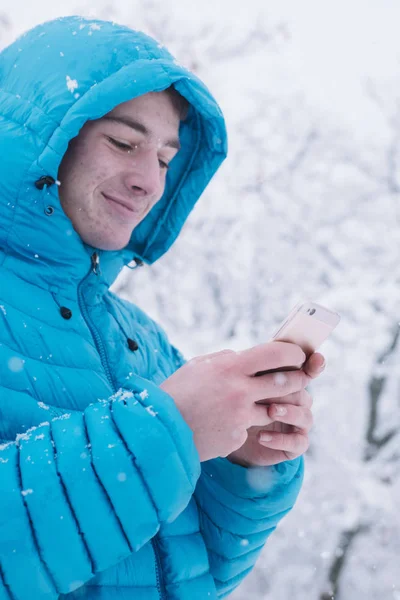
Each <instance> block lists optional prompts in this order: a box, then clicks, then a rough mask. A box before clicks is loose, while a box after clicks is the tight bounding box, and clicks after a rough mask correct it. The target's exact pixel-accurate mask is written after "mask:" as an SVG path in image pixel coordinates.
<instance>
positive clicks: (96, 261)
mask: <svg viewBox="0 0 400 600" xmlns="http://www.w3.org/2000/svg"><path fill="white" fill-rule="evenodd" d="M90 260H91V262H92V271H93V273H94V274H95V275H99V273H100V269H99V265H100V256H99V255H98V254H97V252H93V254H92V256H91V257H90Z"/></svg>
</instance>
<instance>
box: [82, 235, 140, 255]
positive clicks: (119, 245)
mask: <svg viewBox="0 0 400 600" xmlns="http://www.w3.org/2000/svg"><path fill="white" fill-rule="evenodd" d="M82 239H83V241H84V242H85V244H88V245H89V246H92V248H96V249H97V250H109V251H110V252H111V251H117V250H122V249H123V248H125V247H126V246H127V245H128V244H129V241H130V237H129V238H128V239H123V240H116V239H115V237H114V238H113V239H112V240H108V239H105V238H103V237H92V236H87V237H86V238H84V237H83V236H82Z"/></svg>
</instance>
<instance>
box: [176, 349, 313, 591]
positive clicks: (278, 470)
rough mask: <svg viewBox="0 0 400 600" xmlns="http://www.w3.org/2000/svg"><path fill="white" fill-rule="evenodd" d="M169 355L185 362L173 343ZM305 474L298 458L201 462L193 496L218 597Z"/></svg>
mask: <svg viewBox="0 0 400 600" xmlns="http://www.w3.org/2000/svg"><path fill="white" fill-rule="evenodd" d="M171 354H172V358H173V360H174V362H175V365H176V366H177V367H178V368H179V367H180V366H182V365H183V364H184V363H185V359H184V357H183V356H182V354H181V353H180V352H179V351H178V350H177V349H176V348H175V347H173V346H171ZM303 473H304V460H303V458H302V457H300V458H297V459H295V460H291V461H286V462H284V463H280V464H278V465H275V466H272V467H253V468H248V469H247V468H244V467H242V466H240V465H236V464H233V463H231V462H230V461H228V460H227V459H225V458H216V459H213V460H210V461H207V462H204V463H202V469H201V475H200V478H199V480H198V483H197V487H196V491H195V498H196V501H197V504H198V507H199V511H200V526H201V530H202V535H203V538H204V540H205V543H206V547H207V552H208V556H209V561H210V571H211V574H212V576H213V577H214V580H215V584H216V587H217V592H218V597H219V598H223V597H224V596H227V595H229V594H230V593H231V592H232V591H233V590H234V589H235V588H236V587H237V586H238V585H239V584H240V583H241V581H242V580H243V579H244V578H245V577H246V575H248V573H250V571H251V570H252V568H253V567H254V565H255V563H256V560H257V558H258V556H259V554H260V552H261V550H262V548H263V546H264V544H265V542H266V540H267V538H268V537H269V535H270V534H271V533H272V532H273V531H274V529H275V528H276V526H277V524H278V523H279V521H280V520H281V519H282V518H283V517H284V516H285V515H286V514H287V513H288V512H289V511H290V510H291V508H292V507H293V505H294V503H295V501H296V498H297V496H298V493H299V491H300V488H301V485H302V481H303Z"/></svg>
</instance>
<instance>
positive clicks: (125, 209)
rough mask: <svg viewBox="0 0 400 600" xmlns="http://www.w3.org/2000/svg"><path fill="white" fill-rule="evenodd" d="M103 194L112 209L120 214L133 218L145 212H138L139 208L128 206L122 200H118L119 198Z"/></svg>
mask: <svg viewBox="0 0 400 600" xmlns="http://www.w3.org/2000/svg"><path fill="white" fill-rule="evenodd" d="M101 194H102V196H103V197H104V199H105V200H106V201H107V203H108V204H109V205H111V206H112V209H113V210H115V211H116V212H118V213H119V214H122V215H124V216H130V217H132V216H133V215H137V214H139V213H142V212H143V211H142V210H138V208H137V207H135V206H128V205H127V204H126V203H125V202H122V201H121V200H118V199H117V198H112V197H111V196H107V195H106V194H104V193H103V192H101Z"/></svg>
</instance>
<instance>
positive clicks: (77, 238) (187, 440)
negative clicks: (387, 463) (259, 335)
mask: <svg viewBox="0 0 400 600" xmlns="http://www.w3.org/2000/svg"><path fill="white" fill-rule="evenodd" d="M0 74H1V75H0V81H1V88H0V148H1V156H2V162H1V193H0V439H1V440H2V441H3V446H2V448H1V451H0V600H3V599H7V600H10V599H12V600H14V599H15V600H25V599H27V600H28V599H29V600H42V599H46V600H47V599H49V600H50V599H56V598H59V597H64V595H66V596H67V597H68V598H71V599H74V598H85V599H99V600H100V599H101V600H114V599H115V600H123V599H125V598H126V599H127V598H140V599H141V600H155V599H159V598H163V599H168V600H169V599H171V600H172V599H182V600H183V599H185V600H187V599H191V600H195V599H199V600H200V599H204V598H222V597H224V596H226V595H228V594H229V593H230V592H231V591H232V590H233V589H234V588H235V587H236V586H237V585H238V584H239V583H240V581H241V580H242V579H243V577H244V576H245V575H246V574H247V573H248V572H249V571H250V570H251V569H252V567H253V565H254V563H255V561H256V559H257V556H258V555H259V553H260V551H261V549H262V547H263V545H264V543H265V541H266V539H267V537H268V536H269V534H270V533H271V532H272V531H273V529H274V528H275V526H276V525H277V523H278V522H279V520H280V519H281V518H282V517H283V516H284V515H285V514H286V513H287V511H288V510H290V509H291V507H292V506H293V504H294V502H295V499H296V497H297V494H298V492H299V488H300V485H301V480H302V472H303V462H302V459H301V456H300V455H301V454H302V453H303V452H304V451H305V450H306V448H307V445H308V432H309V429H310V427H311V423H312V416H311V411H310V408H311V398H310V396H309V395H308V393H307V392H306V391H305V389H304V388H305V386H306V385H307V383H308V382H309V380H310V378H311V377H315V376H317V375H318V374H319V372H320V371H321V370H322V368H323V365H322V362H323V359H322V357H321V355H317V354H315V355H313V356H312V357H311V358H310V359H309V360H308V361H307V362H306V363H305V365H304V366H303V368H302V369H300V370H298V371H296V372H289V373H286V374H284V373H275V374H266V375H261V376H259V377H254V374H255V373H257V372H259V371H262V370H265V369H280V368H282V369H284V367H286V366H293V365H299V366H300V365H302V364H303V363H304V360H305V356H304V354H303V352H302V350H301V349H300V348H299V347H298V346H295V345H293V344H283V343H269V344H264V345H261V346H257V347H254V348H250V349H248V350H245V351H243V352H241V353H235V352H231V351H228V350H227V351H224V352H220V353H216V354H214V355H208V356H204V357H198V358H196V359H194V360H192V361H190V362H189V363H186V364H184V361H183V359H182V357H181V355H180V354H179V352H178V351H177V350H176V349H175V348H174V347H173V346H171V345H170V343H169V342H168V340H167V338H166V336H165V334H164V332H163V331H162V330H161V329H160V327H159V326H158V325H157V324H155V323H154V322H153V321H151V320H150V319H149V317H147V316H146V315H145V314H144V313H143V312H142V311H141V310H140V309H139V308H137V307H136V306H134V305H132V304H130V303H128V302H126V301H124V300H122V299H120V298H118V297H116V296H115V295H114V294H112V293H111V292H110V291H109V287H110V285H111V283H112V282H113V281H114V280H115V278H116V276H117V275H118V273H119V272H120V270H121V269H122V268H123V266H124V265H130V264H131V263H133V262H135V263H137V264H142V263H148V264H150V263H152V262H154V261H155V260H157V259H158V258H159V257H160V256H161V255H162V254H163V253H164V252H166V251H167V250H168V248H169V247H170V245H171V244H172V243H173V242H174V240H175V238H176V237H177V235H178V234H179V231H180V229H181V227H182V225H183V223H184V221H185V219H186V218H187V216H188V214H189V212H190V210H191V209H192V208H193V206H194V204H195V202H196V201H197V199H198V197H199V196H200V194H201V192H202V191H203V189H204V188H205V187H206V185H207V183H208V181H209V180H210V178H211V177H212V175H213V174H214V172H215V171H216V170H217V168H218V166H219V165H220V163H221V162H222V160H223V159H224V157H225V153H226V135H225V126H224V122H223V118H222V115H221V112H220V110H219V108H218V106H217V104H216V103H215V101H214V99H213V98H212V96H211V95H210V93H209V92H208V90H207V89H206V88H205V86H204V85H203V84H202V83H201V82H200V81H199V80H198V79H197V78H196V77H195V76H194V75H193V74H192V73H190V72H188V71H186V70H185V69H184V68H183V67H181V66H179V65H178V64H177V63H176V61H174V60H173V58H172V57H171V55H170V54H169V53H168V52H167V51H166V50H165V49H164V48H162V47H161V46H160V45H159V44H157V43H156V42H155V41H154V40H152V39H151V38H148V37H147V36H145V35H143V34H141V33H138V32H134V31H132V30H130V29H128V28H126V27H121V26H117V25H115V24H114V23H108V22H100V21H88V20H84V19H81V18H78V17H71V18H63V19H58V20H56V21H53V22H49V23H45V24H43V25H41V26H39V27H36V28H35V29H33V30H32V31H30V32H29V33H27V34H26V35H24V36H22V37H21V38H19V39H18V40H17V41H16V42H15V43H14V44H12V45H11V46H9V47H8V48H6V49H5V50H3V52H2V53H1V54H0ZM257 401H264V402H267V403H268V405H267V406H265V405H263V404H259V403H257Z"/></svg>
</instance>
